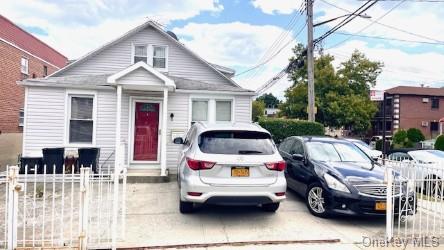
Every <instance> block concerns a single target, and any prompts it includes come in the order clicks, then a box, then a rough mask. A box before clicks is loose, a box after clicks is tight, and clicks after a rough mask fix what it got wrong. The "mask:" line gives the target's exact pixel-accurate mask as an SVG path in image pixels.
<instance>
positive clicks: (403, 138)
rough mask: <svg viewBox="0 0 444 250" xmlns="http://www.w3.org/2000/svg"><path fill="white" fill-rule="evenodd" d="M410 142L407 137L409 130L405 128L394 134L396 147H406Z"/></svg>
mask: <svg viewBox="0 0 444 250" xmlns="http://www.w3.org/2000/svg"><path fill="white" fill-rule="evenodd" d="M408 144H409V139H408V137H407V132H406V131H405V130H404V129H400V130H398V131H396V133H395V134H394V135H393V147H394V148H405V147H406V146H407V145H408Z"/></svg>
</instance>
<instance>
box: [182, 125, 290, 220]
mask: <svg viewBox="0 0 444 250" xmlns="http://www.w3.org/2000/svg"><path fill="white" fill-rule="evenodd" d="M174 143H175V144H180V145H182V150H181V153H180V156H179V164H178V183H179V189H180V206H179V207H180V212H181V213H189V212H192V211H193V209H194V204H196V203H199V204H203V203H206V204H218V205H261V206H262V208H263V209H264V210H265V211H270V212H274V211H276V210H277V209H278V208H279V203H280V202H281V201H283V200H284V199H285V191H286V189H287V183H286V180H285V175H284V169H285V166H286V164H285V161H283V159H282V157H281V156H280V154H279V152H278V150H277V148H276V146H275V144H274V142H273V140H272V139H271V135H270V133H269V132H268V131H267V130H265V129H263V128H262V127H260V126H259V125H256V124H250V123H231V124H206V123H201V122H197V123H195V124H194V125H192V126H191V128H190V130H189V131H188V134H187V136H186V138H185V139H183V138H180V137H179V138H175V139H174Z"/></svg>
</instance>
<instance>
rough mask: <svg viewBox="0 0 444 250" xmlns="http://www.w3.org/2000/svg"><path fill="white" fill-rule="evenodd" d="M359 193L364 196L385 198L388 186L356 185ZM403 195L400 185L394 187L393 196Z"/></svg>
mask: <svg viewBox="0 0 444 250" xmlns="http://www.w3.org/2000/svg"><path fill="white" fill-rule="evenodd" d="M355 188H356V189H358V191H359V193H360V194H361V195H364V196H371V197H378V198H384V197H386V195H387V186H385V185H381V184H363V185H355ZM400 193H401V188H400V185H394V186H393V189H392V195H394V196H398V195H399V194H400Z"/></svg>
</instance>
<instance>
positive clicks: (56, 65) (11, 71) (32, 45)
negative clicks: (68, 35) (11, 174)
mask: <svg viewBox="0 0 444 250" xmlns="http://www.w3.org/2000/svg"><path fill="white" fill-rule="evenodd" d="M67 61H68V60H67V58H66V57H65V56H63V55H62V54H60V53H59V52H57V51H56V50H54V49H53V48H51V47H49V46H48V45H47V44H45V43H43V42H42V41H40V40H39V39H37V38H36V37H34V36H33V35H31V34H29V33H28V32H26V31H24V30H23V29H21V28H20V27H19V26H17V25H15V24H14V23H12V22H11V21H10V20H8V19H6V18H5V17H4V16H2V15H0V166H4V165H6V164H16V163H17V155H18V154H19V153H20V152H21V150H22V147H21V143H22V127H23V114H24V112H23V104H24V88H23V87H22V86H19V85H17V84H16V82H17V81H19V80H23V79H26V78H36V77H45V76H47V75H48V74H51V73H53V72H55V71H56V70H58V69H60V68H62V67H64V66H65V65H66V63H67Z"/></svg>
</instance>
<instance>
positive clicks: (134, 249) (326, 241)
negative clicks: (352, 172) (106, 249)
mask: <svg viewBox="0 0 444 250" xmlns="http://www.w3.org/2000/svg"><path fill="white" fill-rule="evenodd" d="M340 242H341V240H340V239H324V240H269V241H235V242H219V243H201V244H177V245H164V246H146V247H130V248H118V249H121V250H143V249H186V248H208V247H224V246H248V245H289V244H331V243H340Z"/></svg>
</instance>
